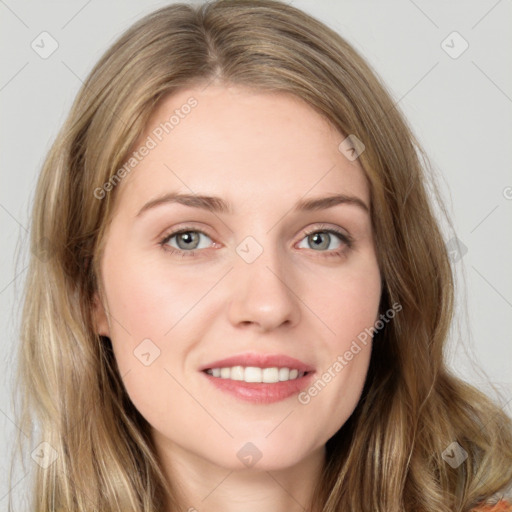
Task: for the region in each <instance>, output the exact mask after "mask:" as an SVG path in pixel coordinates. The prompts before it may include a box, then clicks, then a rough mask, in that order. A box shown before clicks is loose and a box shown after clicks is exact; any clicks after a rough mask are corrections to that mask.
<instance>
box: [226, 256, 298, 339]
mask: <svg viewBox="0 0 512 512" xmlns="http://www.w3.org/2000/svg"><path fill="white" fill-rule="evenodd" d="M249 261H250V260H249ZM234 267H235V268H234V271H233V272H231V273H230V274H231V276H230V284H229V286H230V287H231V292H230V301H229V311H228V315H229V320H230V322H231V323H232V325H234V326H235V327H241V326H242V327H245V328H247V327H250V326H253V327H254V328H256V329H258V330H259V331H261V332H265V331H271V330H273V329H276V328H278V327H281V326H287V327H288V328H290V327H292V326H294V325H297V323H298V322H299V319H300V304H301V300H300V297H299V293H300V286H299V283H297V282H294V279H293V269H292V268H291V267H290V264H289V263H288V262H287V261H286V260H285V258H284V256H283V254H281V253H280V252H279V248H276V247H270V246H268V247H264V248H263V252H262V253H261V254H260V255H259V256H258V257H257V258H256V259H255V260H254V261H252V262H251V263H249V262H248V261H247V260H245V259H244V258H243V257H241V256H239V255H238V254H236V253H235V263H234Z"/></svg>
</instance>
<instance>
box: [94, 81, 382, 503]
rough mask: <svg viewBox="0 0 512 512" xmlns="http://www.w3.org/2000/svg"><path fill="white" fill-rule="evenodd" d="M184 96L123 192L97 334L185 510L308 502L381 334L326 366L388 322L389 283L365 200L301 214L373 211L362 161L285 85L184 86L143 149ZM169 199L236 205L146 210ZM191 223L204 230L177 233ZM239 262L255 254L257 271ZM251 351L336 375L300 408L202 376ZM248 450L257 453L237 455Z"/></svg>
mask: <svg viewBox="0 0 512 512" xmlns="http://www.w3.org/2000/svg"><path fill="white" fill-rule="evenodd" d="M191 96H193V97H194V98H196V100H197V101H198V104H197V106H196V107H195V108H194V109H193V110H191V112H190V114H188V115H187V116H185V117H184V118H182V119H180V121H179V124H178V125H177V126H175V127H174V129H173V130H172V132H170V133H169V134H167V135H165V136H164V137H163V138H162V140H161V141H158V144H157V145H156V147H155V148H153V149H151V151H149V154H147V155H146V156H145V157H144V158H143V160H142V161H141V162H140V163H138V165H137V166H136V167H135V168H134V170H133V171H132V172H131V173H130V174H129V176H127V177H126V178H125V179H124V180H123V181H122V182H121V183H120V184H119V185H117V188H116V190H115V194H116V203H115V209H114V212H113V217H112V223H111V225H110V227H109V229H108V231H107V234H106V239H105V247H104V252H103V254H102V258H101V276H102V283H103V290H102V294H101V302H102V304H103V307H98V308H97V310H96V326H97V330H98V332H99V333H100V334H103V335H105V336H109V337H110V339H111V340H112V345H113V349H114V353H115V357H116V360H117V363H118V366H119V371H120V374H121V375H122V376H123V381H124V385H125V387H126V390H127V392H128V394H129V396H130V398H131V400H132V401H133V403H134V405H135V406H136V407H137V409H138V410H139V412H140V413H141V414H142V415H143V416H144V418H145V419H146V420H147V421H148V422H149V424H150V425H151V428H152V435H153V439H154V441H155V445H156V447H157V451H158V455H159V457H160V458H161V460H162V463H163V466H164V468H165V472H166V475H167V477H168V478H169V480H170V481H172V482H173V484H174V485H176V484H177V485H179V487H180V489H181V500H182V502H183V510H189V509H191V510H193V509H196V510H201V511H218V510H223V511H224V512H230V511H237V512H239V511H240V510H244V512H251V511H258V512H260V511H261V510H266V511H268V512H274V511H275V512H278V511H298V510H303V509H304V507H306V506H307V504H308V502H309V500H310V498H311V495H312V493H313V489H314V486H315V484H316V483H317V481H318V478H319V474H320V470H321V468H322V465H323V464H324V461H325V443H326V441H327V440H328V439H329V438H330V437H332V436H333V435H334V434H335V433H336V431H337V430H339V428H340V427H341V426H342V425H343V424H344V423H345V422H346V420H347V419H348V417H349V416H350V415H351V413H352V412H353V410H354V408H355V407H356V405H357V403H358V401H359V398H360V396H361V391H362V388H363V384H364V381H365V377H366V373H367V369H368V364H369V359H370V353H371V340H370V342H369V343H368V344H367V345H362V346H361V350H360V351H359V352H358V353H357V355H354V357H353V358H352V359H351V360H350V361H347V364H346V365H345V366H344V367H343V369H342V370H341V371H338V372H334V373H333V371H332V366H333V363H334V362H335V361H337V358H338V356H339V355H340V354H341V355H342V354H344V353H345V352H346V351H347V350H348V349H349V347H350V346H351V343H352V342H353V340H354V339H356V337H357V336H358V334H360V333H361V332H362V331H363V330H364V329H365V328H368V327H370V326H373V325H374V322H375V320H376V319H377V318H378V306H379V299H380V296H381V277H380V272H379V267H378V262H377V257H376V252H375V246H374V240H373V235H372V225H371V219H370V214H369V212H368V211H366V210H365V208H364V207H363V206H361V205H357V204H355V202H344V203H338V204H336V205H334V206H331V207H329V208H325V209H319V210H312V211H306V210H304V211H295V210H294V207H295V204H296V203H297V202H298V201H300V200H302V201H304V200H310V199H313V198H320V197H326V196H332V195H334V194H344V195H346V196H352V197H355V198H358V199H359V200H360V201H361V202H362V203H363V204H364V205H365V206H366V207H367V208H368V209H369V207H370V195H369V188H368V184H367V181H366V178H365V175H364V172H363V170H362V168H361V166H360V164H359V162H358V160H355V161H350V160H349V159H347V158H346V157H345V155H344V154H343V153H342V152H341V151H340V150H339V149H338V145H339V144H340V142H341V141H342V140H343V139H344V138H345V136H343V135H342V134H340V133H339V132H338V131H337V130H335V129H334V127H333V126H332V125H330V124H329V123H328V122H327V121H326V120H325V119H324V118H323V117H322V116H320V115H319V114H318V113H317V112H316V111H314V110H313V109H312V108H311V107H309V106H308V105H306V104H305V103H303V102H302V101H301V100H299V99H298V98H296V97H293V96H291V95H288V94H283V93H263V92H254V91H249V90H247V89H244V88H242V87H232V86H230V87H227V86H225V85H218V84H212V85H209V86H208V87H207V88H205V89H203V87H197V88H190V89H187V90H183V91H180V92H178V93H175V94H174V95H173V96H169V97H167V98H165V99H164V101H162V102H161V103H160V104H159V105H158V108H157V109H156V110H155V111H154V112H153V114H152V117H151V119H150V122H149V124H148V131H147V133H145V134H144V136H142V137H141V138H140V140H139V141H138V144H136V145H135V146H134V147H140V144H142V143H143V142H144V141H145V140H146V139H147V137H148V135H151V133H152V130H153V129H154V128H155V127H157V126H158V125H159V124H160V123H163V122H165V121H167V120H169V118H170V116H171V115H172V114H173V112H174V111H175V109H177V108H180V106H181V105H183V104H185V103H186V102H187V99H188V98H190V97H191ZM170 192H179V193H183V194H196V195H204V196H216V197H219V198H221V199H223V200H224V201H226V202H229V203H230V205H231V208H232V213H229V212H220V211H216V212H212V211H208V210H205V209H200V208H197V207H191V206H187V205H184V204H179V203H176V202H174V203H172V202H164V203H161V204H159V205H158V206H154V207H152V208H147V209H146V210H145V211H144V212H143V213H141V214H140V215H137V214H138V213H139V211H140V210H141V208H142V207H143V206H144V205H145V204H146V203H148V202H149V201H152V200H154V199H156V198H160V197H161V196H163V195H164V194H166V193H170ZM184 227H186V228H188V231H189V232H192V237H193V236H195V237H196V238H192V237H191V236H190V234H189V236H188V238H187V235H185V236H184V235H181V237H180V235H177V236H174V237H171V238H170V239H169V237H168V235H170V234H171V233H172V231H176V230H178V229H181V228H184ZM329 229H337V230H339V231H340V232H341V233H342V235H345V236H349V237H350V238H351V239H352V240H353V242H352V245H351V246H349V245H347V243H346V241H345V239H343V238H340V237H339V236H338V235H336V234H334V233H326V230H329ZM194 230H199V231H200V232H201V233H204V234H200V233H197V231H195V232H194ZM309 231H313V233H315V234H310V235H309V236H308V234H307V233H308V232H309ZM322 233H323V234H322ZM166 236H167V241H165V242H164V243H163V244H162V240H165V237H166ZM246 237H252V238H251V239H250V242H247V241H246V240H245V239H246ZM244 240H245V242H244ZM242 242H244V243H243V244H242ZM237 247H239V248H242V249H244V250H245V252H244V251H243V250H242V251H239V252H237ZM166 249H168V250H166ZM172 249H174V250H175V251H178V252H179V253H178V254H176V253H175V254H172V253H171V252H170V251H171V250H172ZM192 250H193V253H194V254H193V255H192V256H191V255H190V253H191V252H192ZM260 250H262V252H261V254H259V252H258V251H260ZM255 251H256V252H255ZM184 253H186V254H184ZM337 253H338V254H337ZM244 254H252V255H257V254H259V256H257V257H256V258H255V259H254V261H251V262H250V263H248V261H247V259H246V258H244V257H243V256H244ZM147 339H149V340H151V341H150V342H148V341H146V342H145V343H146V345H143V347H144V350H142V352H144V353H145V354H146V356H144V357H146V361H147V360H148V359H149V358H153V357H154V354H156V351H155V350H156V347H158V349H159V350H160V354H159V356H158V357H156V358H155V359H154V360H153V361H152V362H151V364H148V365H145V364H143V363H142V362H141V361H140V359H139V358H137V357H136V356H135V355H134V351H135V352H136V353H139V354H140V352H141V351H139V352H137V347H138V346H139V345H140V344H141V342H142V341H143V340H147ZM248 352H250V353H257V354H285V355H288V356H290V357H293V358H296V359H298V360H300V361H302V362H304V363H306V364H307V365H309V366H310V367H312V368H313V371H311V372H310V373H309V374H308V375H306V376H305V377H304V378H305V379H306V378H307V379H309V380H308V383H309V385H312V384H313V383H314V382H315V381H317V380H318V379H319V378H321V377H322V375H323V374H324V372H325V371H327V369H328V368H331V377H332V378H331V379H330V382H329V383H328V384H327V385H325V387H324V388H323V389H322V390H321V391H320V392H318V394H317V395H316V396H313V397H310V400H309V401H308V403H301V402H300V401H299V400H298V393H294V394H292V395H291V396H289V397H287V398H284V399H280V400H277V401H274V402H272V403H259V402H255V401H251V400H245V399H242V398H240V397H239V396H234V395H232V394H230V393H227V392H225V391H224V390H221V389H219V388H218V387H217V386H215V385H212V383H211V380H212V379H213V377H208V376H206V374H205V373H204V372H203V371H201V369H200V368H201V367H202V366H204V365H207V364H208V363H210V362H214V361H216V360H219V359H224V358H227V357H230V356H233V355H237V354H241V353H248ZM148 354H149V355H148ZM332 375H334V377H333V376H332ZM267 386H269V385H268V384H267ZM306 389H308V388H306ZM247 443H252V444H251V445H248V444H247ZM252 445H254V446H255V447H256V449H257V452H256V453H259V457H260V458H259V459H258V460H257V461H256V462H255V463H252V462H250V463H244V462H243V460H242V457H241V455H240V453H241V454H242V455H243V454H244V453H245V452H244V450H245V451H247V450H250V449H249V448H248V446H251V447H252ZM251 449H253V448H251ZM246 460H249V459H246ZM251 460H252V459H251Z"/></svg>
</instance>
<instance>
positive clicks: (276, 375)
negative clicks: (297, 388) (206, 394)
mask: <svg viewBox="0 0 512 512" xmlns="http://www.w3.org/2000/svg"><path fill="white" fill-rule="evenodd" d="M203 371H204V372H205V373H207V374H208V375H211V376H212V377H215V378H217V379H229V380H236V381H242V382H248V383H254V382H263V383H265V384H274V383H276V382H287V381H291V380H296V379H301V378H302V377H304V376H305V375H308V374H309V373H311V372H304V371H301V370H299V369H298V368H288V367H281V368H278V367H277V366H272V367H268V368H259V367H257V366H245V367H244V366H231V367H229V366H224V367H222V368H219V367H217V368H208V369H206V370H203Z"/></svg>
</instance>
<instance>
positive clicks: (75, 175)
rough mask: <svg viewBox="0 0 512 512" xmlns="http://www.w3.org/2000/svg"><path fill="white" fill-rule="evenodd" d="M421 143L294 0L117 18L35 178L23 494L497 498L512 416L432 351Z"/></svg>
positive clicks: (437, 329) (83, 500) (370, 500)
mask: <svg viewBox="0 0 512 512" xmlns="http://www.w3.org/2000/svg"><path fill="white" fill-rule="evenodd" d="M417 150H419V151H421V150H420V147H419V144H418V143H417V141H416V140H415V139H414V137H413V135H412V134H411V132H410V131H409V129H408V128H407V125H406V123H405V121H404V120H403V118H402V117H401V115H400V113H399V112H398V111H397V110H396V109H395V107H394V105H393V102H392V100H391V98H390V97H389V96H388V94H387V93H386V91H385V89H384V87H383V86H382V85H381V84H380V83H379V81H378V80H377V78H376V77H375V76H374V74H373V73H372V71H371V69H370V68H369V67H368V65H367V64H366V63H365V62H364V60H363V59H362V58H361V57H360V56H359V55H358V54H357V53H356V52H355V51H354V49H353V48H352V47H351V46H349V45H348V43H347V42H346V41H345V40H343V39H342V38H341V37H340V36H339V35H337V34H336V33H334V32H333V31H331V30H330V29H328V28H327V27H325V26H324V25H322V24H321V23H319V22H318V21H316V20H314V19H313V18H311V17H310V16H308V15H306V14H305V13H303V12H301V11H299V10H297V9H295V8H293V7H290V6H288V5H286V4H284V3H280V2H273V1H269V0H264V1H252V0H243V1H218V2H213V3H211V4H205V5H203V6H199V7H196V8H193V7H190V6H187V5H183V4H176V5H172V6H169V7H166V8H164V9H161V10H159V11H157V12H155V13H153V14H151V15H149V16H147V17H146V18H144V19H143V20H141V21H139V22H138V23H136V24H135V25H134V26H133V27H132V28H130V29H129V30H128V31H127V32H126V33H125V34H124V35H123V36H122V37H121V38H120V39H119V40H118V41H117V42H116V43H115V44H114V45H113V46H112V47H111V48H110V49H109V50H108V51H107V53H106V54H105V55H104V56H103V57H102V59H101V60H100V62H99V63H98V64H97V66H96V67H95V68H94V70H93V71H92V73H91V74H90V76H89V78H88V79H87V80H86V82H85V83H84V86H83V88H82V90H81V91H80V93H79V95H78V97H77V99H76V101H75V104H74V106H73V108H72V111H71V113H70V116H69V118H68V120H67V121H66V123H65V126H64V127H63V129H62V131H61V133H60V134H59V136H58V138H57V140H56V142H55V144H54V146H53V147H52V149H51V151H50V154H49V155H48V158H47V160H46V162H45V165H44V168H43V170H42V173H41V177H40V180H39V183H38V189H37V193H36V199H35V205H34V212H33V230H32V245H33V248H37V246H38V244H40V243H42V242H41V241H44V243H45V244H46V246H48V247H50V248H51V250H50V251H49V252H47V254H49V255H50V256H49V257H47V258H41V259H38V258H36V257H33V259H32V261H31V266H30V270H29V277H28V280H27V290H26V302H25V310H24V321H23V330H22V344H21V351H20V373H19V375H20V388H22V389H24V390H25V392H26V396H25V400H24V402H23V405H24V409H23V414H22V417H21V418H20V423H21V426H22V427H23V426H25V427H26V428H23V430H26V429H27V428H28V426H29V425H30V421H31V417H32V412H31V411H34V413H35V415H36V416H37V419H38V421H39V422H40V425H41V436H40V437H37V438H36V439H37V442H36V443H35V444H37V443H41V444H40V445H38V451H36V454H35V456H34V457H33V458H34V460H36V459H39V460H38V463H39V464H38V468H37V469H38V473H37V477H36V482H35V488H34V504H33V508H32V509H33V510H35V511H43V510H44V511H48V510H67V511H70V510H76V511H86V510H101V511H114V510H116V511H123V512H124V511H129V510H130V511H131V510H133V511H143V510H144V511H154V510H162V511H165V512H170V511H174V510H218V509H222V510H230V509H233V510H235V509H236V510H239V509H240V507H242V508H243V509H244V510H261V509H262V508H264V509H265V510H276V511H277V510H304V509H306V510H314V511H324V512H327V511H335V510H358V511H370V510H372V511H386V512H389V511H407V512H409V511H413V510H414V511H418V512H419V511H434V510H435V511H441V512H443V511H454V510H457V511H469V510H488V508H485V507H488V506H492V508H491V510H495V511H498V510H507V509H509V508H510V506H509V505H508V504H507V501H506V500H505V499H503V500H501V501H499V502H498V500H499V498H500V497H502V496H504V495H505V493H506V492H508V491H510V486H511V483H512V425H511V421H510V419H509V418H508V417H507V416H506V415H505V413H503V412H502V411H501V410H500V409H499V408H498V407H497V406H496V405H494V404H493V403H492V402H491V401H490V400H489V399H488V398H486V397H485V396H483V395H482V394H481V393H479V392H478V391H477V390H476V389H474V388H473V387H471V386H469V385H468V384H466V383H464V382H462V381H461V380H459V379H458V378H456V377H455V376H454V375H453V374H452V373H451V372H450V370H449V368H447V366H446V365H445V362H444V359H443V347H444V344H445V342H446V339H447V332H448V329H449V326H450V322H451V319H452V302H453V282H452V274H451V269H450V265H449V260H448V257H447V252H446V249H445V246H444V243H443V239H442V236H441V233H440V230H439V228H438V226H437V223H436V221H435V218H434V214H433V211H432V206H431V205H430V203H429V199H428V196H427V193H426V190H425V179H426V178H425V176H424V171H423V169H422V167H421V165H420V162H419V159H418V154H417ZM189 244H190V245H189ZM33 253H37V251H33ZM29 430H30V429H29ZM509 499H510V498H509Z"/></svg>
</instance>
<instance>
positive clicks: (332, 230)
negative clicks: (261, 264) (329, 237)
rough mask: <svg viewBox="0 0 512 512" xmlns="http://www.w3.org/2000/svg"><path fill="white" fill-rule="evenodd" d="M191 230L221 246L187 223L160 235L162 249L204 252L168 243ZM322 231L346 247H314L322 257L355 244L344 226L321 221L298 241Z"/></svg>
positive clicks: (188, 253)
mask: <svg viewBox="0 0 512 512" xmlns="http://www.w3.org/2000/svg"><path fill="white" fill-rule="evenodd" d="M190 231H193V232H196V233H200V234H202V235H205V236H207V237H208V238H210V239H211V240H212V243H213V247H218V246H219V244H218V243H217V242H216V241H215V239H214V237H213V236H210V235H209V234H208V232H207V231H208V230H203V229H199V228H197V227H195V226H191V225H185V226H183V227H179V228H173V229H170V230H167V234H164V235H162V236H160V237H159V245H160V246H161V247H162V249H163V250H164V251H167V252H169V253H171V254H175V255H176V254H177V255H181V256H182V257H183V256H191V257H194V256H195V252H194V251H199V252H204V251H205V250H206V249H204V248H203V249H191V250H188V251H187V250H183V249H178V248H175V247H172V246H169V245H168V242H169V241H170V239H171V238H174V237H175V236H178V235H180V234H182V233H187V232H190ZM345 231H346V230H345ZM321 232H324V233H329V234H334V235H336V236H337V237H338V238H339V240H340V242H341V244H342V245H343V246H344V247H342V248H341V249H336V250H335V249H331V250H328V251H314V250H313V249H311V251H313V252H318V254H319V256H320V257H327V258H328V257H336V256H337V257H342V256H343V255H344V254H345V252H346V251H348V250H350V249H352V247H353V244H354V239H353V237H352V236H351V235H350V234H349V233H348V232H344V230H343V228H340V227H339V226H332V225H329V224H325V223H319V224H316V225H313V226H311V227H310V228H306V229H305V230H303V231H302V233H301V237H300V238H299V239H298V241H297V242H296V243H298V242H300V241H302V240H304V238H306V237H308V236H309V235H311V234H314V233H321ZM296 243H295V244H296ZM295 244H294V245H295ZM207 249H210V248H207ZM301 250H302V249H301Z"/></svg>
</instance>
